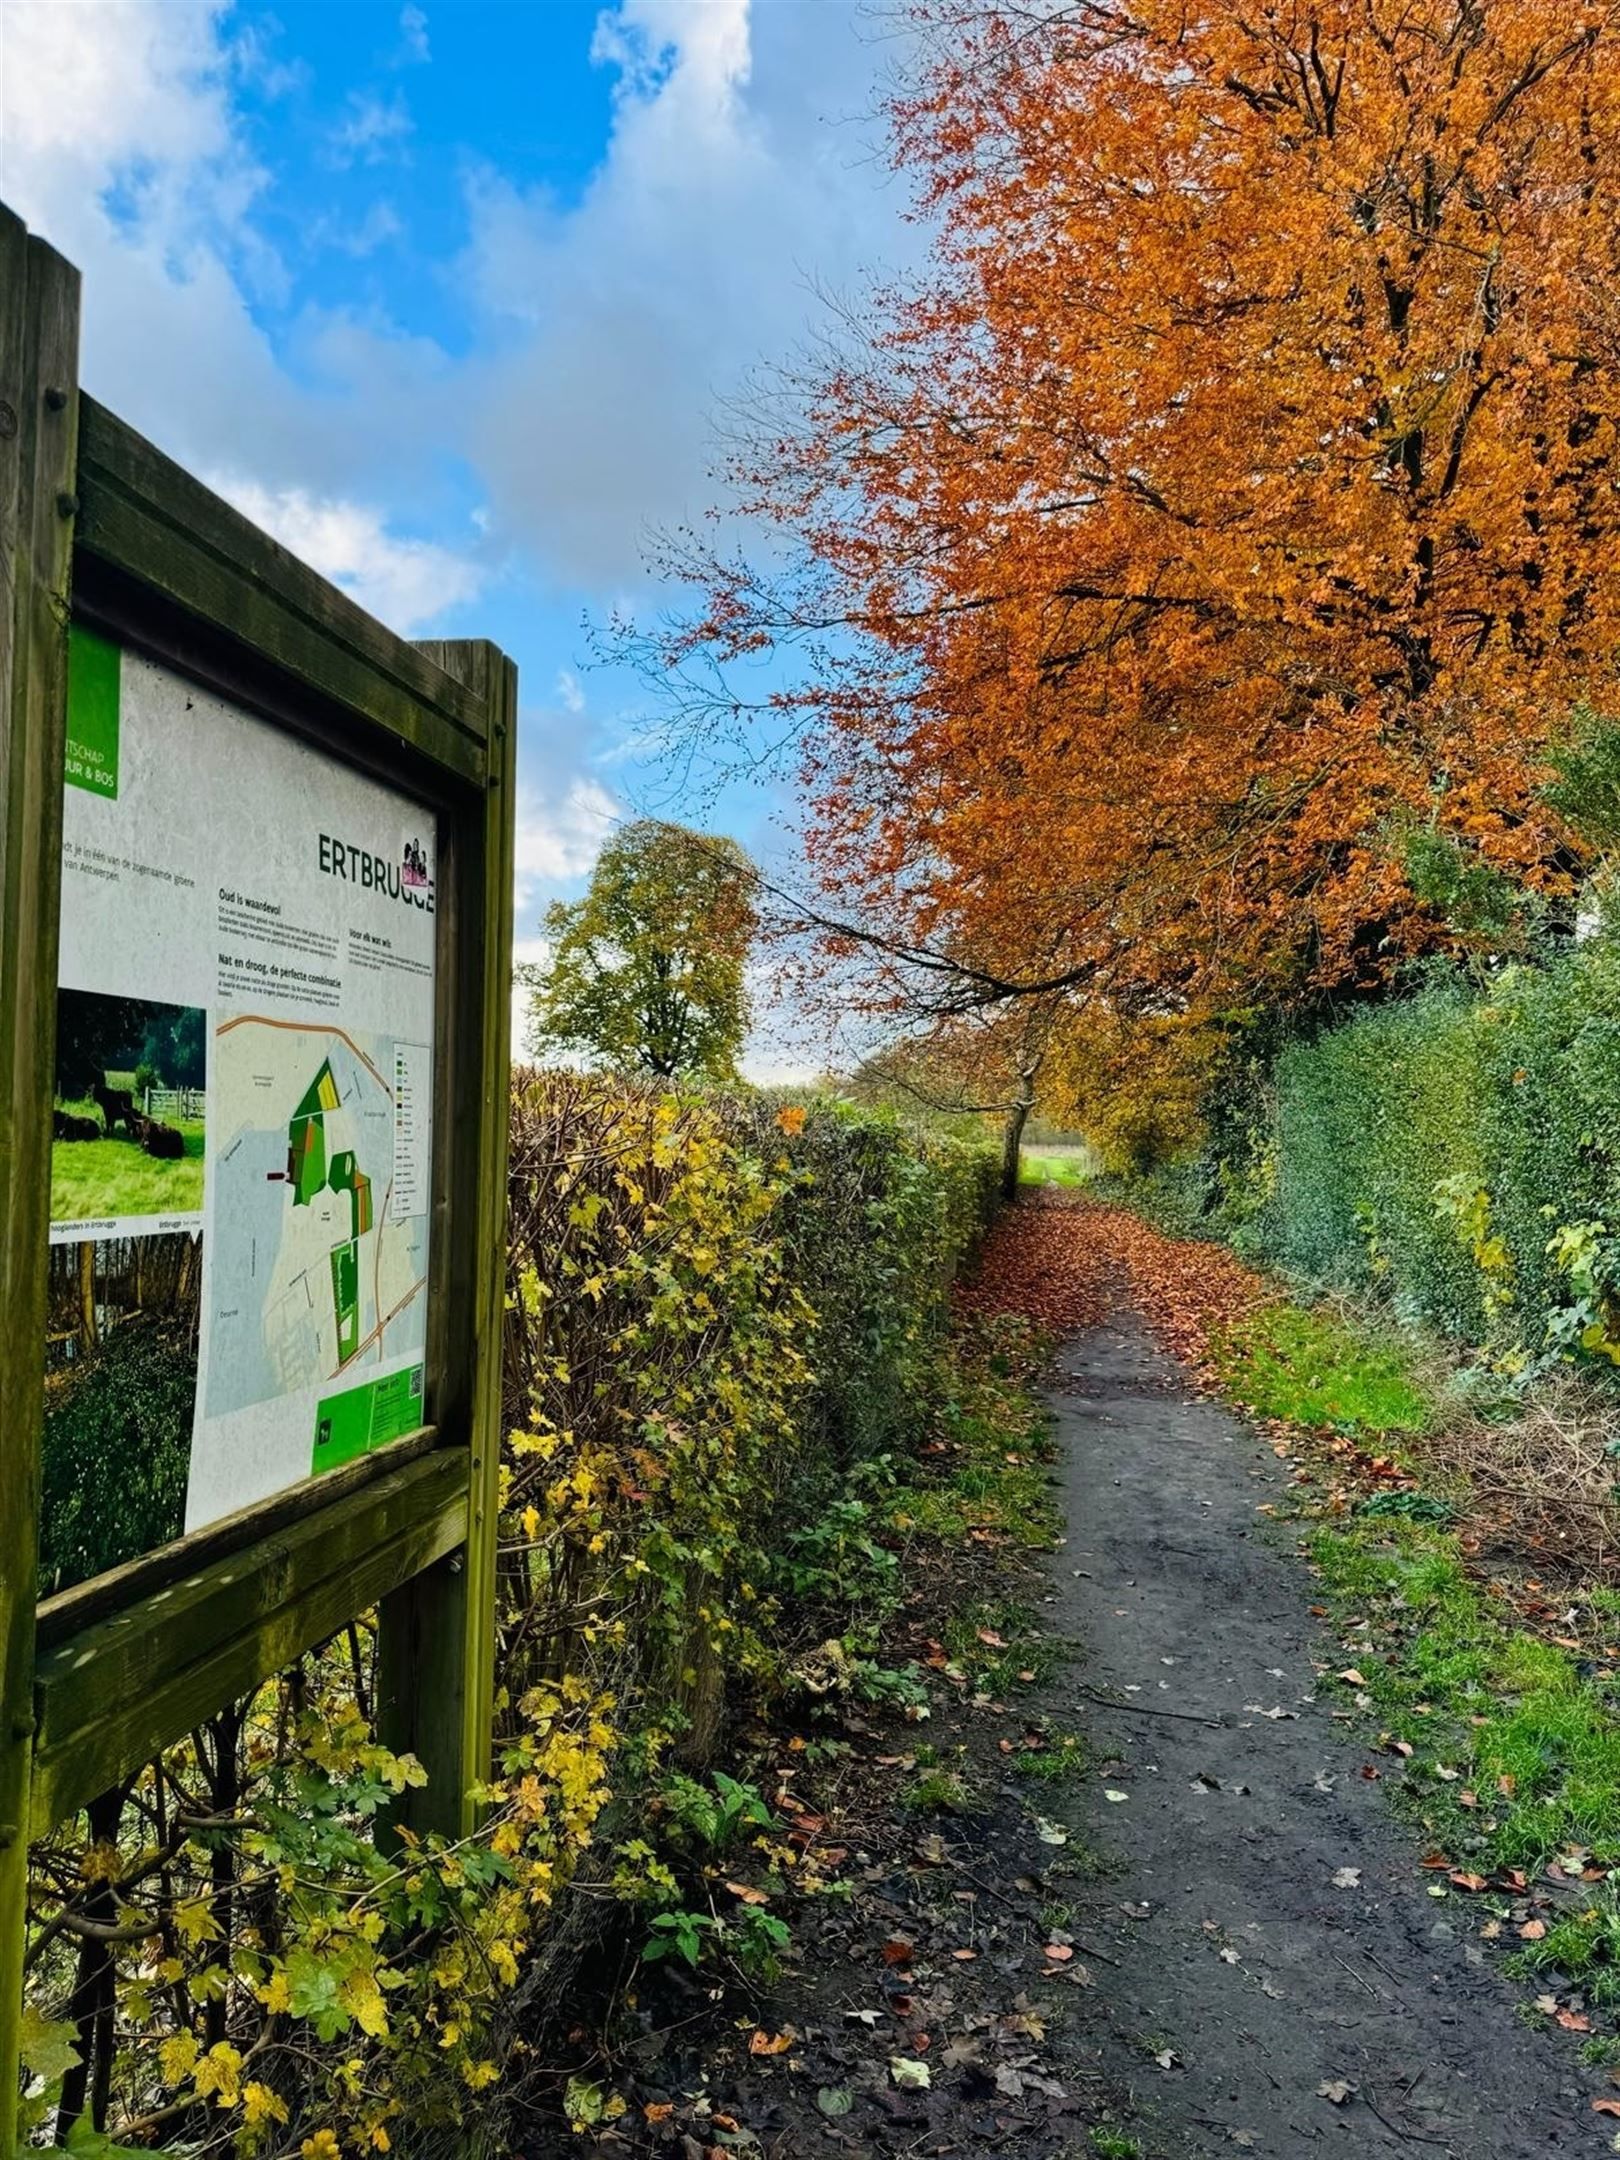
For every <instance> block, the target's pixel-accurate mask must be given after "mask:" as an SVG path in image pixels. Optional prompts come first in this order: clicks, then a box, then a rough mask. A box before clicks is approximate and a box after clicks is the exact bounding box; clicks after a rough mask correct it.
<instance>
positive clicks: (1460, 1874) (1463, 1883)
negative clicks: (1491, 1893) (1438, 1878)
mask: <svg viewBox="0 0 1620 2160" xmlns="http://www.w3.org/2000/svg"><path fill="white" fill-rule="evenodd" d="M1447 1880H1448V1881H1450V1882H1454V1883H1455V1884H1456V1885H1457V1888H1458V1889H1459V1890H1484V1889H1486V1888H1488V1887H1489V1882H1488V1878H1487V1877H1486V1876H1484V1875H1470V1874H1469V1873H1468V1871H1467V1869H1466V1868H1453V1869H1452V1871H1451V1873H1450V1875H1449V1876H1448V1878H1447Z"/></svg>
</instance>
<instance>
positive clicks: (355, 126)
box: [327, 90, 415, 166]
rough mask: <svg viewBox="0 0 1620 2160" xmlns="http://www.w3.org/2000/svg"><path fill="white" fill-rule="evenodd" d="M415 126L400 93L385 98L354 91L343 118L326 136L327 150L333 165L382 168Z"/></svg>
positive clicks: (368, 91) (367, 92)
mask: <svg viewBox="0 0 1620 2160" xmlns="http://www.w3.org/2000/svg"><path fill="white" fill-rule="evenodd" d="M414 124H415V123H414V122H413V121H412V119H411V115H410V108H409V107H408V106H407V105H406V103H405V100H404V99H403V98H402V97H400V96H399V95H398V94H397V92H396V94H395V95H394V96H392V97H386V98H385V97H379V96H378V95H377V93H376V92H375V91H374V90H351V91H350V93H349V102H348V108H347V110H346V112H345V114H344V117H343V118H342V119H341V120H340V121H339V122H338V124H337V126H336V127H335V128H333V130H332V132H331V134H330V135H329V136H328V137H327V150H328V153H329V155H330V157H331V159H332V162H333V164H334V165H340V166H345V165H380V164H381V163H382V161H383V159H384V158H387V157H392V156H394V155H395V154H396V153H397V152H398V150H399V148H400V145H401V144H402V143H403V142H404V141H405V139H406V137H407V136H409V135H410V133H411V131H412V128H413V126H414Z"/></svg>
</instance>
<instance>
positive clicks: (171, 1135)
mask: <svg viewBox="0 0 1620 2160" xmlns="http://www.w3.org/2000/svg"><path fill="white" fill-rule="evenodd" d="M137 1123H138V1125H139V1128H140V1130H139V1132H138V1133H137V1135H136V1137H137V1138H138V1139H139V1141H140V1143H141V1146H142V1147H143V1148H145V1150H146V1152H147V1154H148V1155H151V1156H154V1157H155V1158H156V1159H157V1160H158V1161H159V1162H179V1161H180V1160H181V1158H182V1157H183V1156H184V1154H185V1152H186V1143H185V1138H184V1136H183V1135H182V1134H180V1133H178V1132H176V1131H175V1129H174V1127H173V1126H172V1125H160V1124H159V1123H158V1121H157V1119H156V1118H147V1117H139V1116H137Z"/></svg>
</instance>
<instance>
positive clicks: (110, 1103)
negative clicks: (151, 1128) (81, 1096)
mask: <svg viewBox="0 0 1620 2160" xmlns="http://www.w3.org/2000/svg"><path fill="white" fill-rule="evenodd" d="M90 1092H91V1094H92V1095H93V1096H94V1097H95V1099H96V1102H97V1103H98V1105H99V1106H100V1109H101V1117H102V1122H103V1124H105V1126H106V1128H107V1138H108V1139H109V1140H110V1139H111V1138H112V1136H113V1128H114V1126H116V1125H122V1126H123V1128H124V1130H125V1132H127V1133H128V1135H129V1137H130V1138H131V1139H132V1140H135V1139H138V1138H139V1135H138V1134H137V1132H136V1130H135V1118H136V1115H137V1113H136V1109H135V1098H134V1096H133V1095H131V1094H130V1093H129V1091H128V1089H127V1088H110V1087H108V1086H107V1085H106V1083H105V1081H101V1080H98V1081H97V1082H96V1084H95V1086H94V1087H93V1088H92V1089H91V1090H90Z"/></svg>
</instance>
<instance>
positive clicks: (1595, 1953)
mask: <svg viewBox="0 0 1620 2160" xmlns="http://www.w3.org/2000/svg"><path fill="white" fill-rule="evenodd" d="M1508 1970H1509V1972H1511V1973H1514V1974H1516V1975H1517V1976H1518V1977H1519V1978H1521V1979H1525V1980H1529V1979H1534V1978H1535V1977H1536V1976H1537V1975H1538V1974H1540V1973H1544V1972H1557V1973H1562V1974H1563V1975H1564V1976H1565V1977H1566V1978H1567V1979H1568V1980H1569V1981H1571V1982H1573V1983H1574V1985H1575V1986H1577V1987H1579V1988H1581V1989H1582V1990H1583V1991H1584V1993H1585V1995H1586V1997H1587V2000H1588V2001H1589V2002H1593V2003H1596V2004H1597V2005H1598V2006H1599V2008H1601V2009H1604V2010H1612V2009H1614V2008H1615V2007H1616V2005H1617V2004H1620V1903H1617V1902H1616V1897H1615V1893H1614V1890H1613V1889H1612V1888H1611V1886H1610V1885H1609V1884H1608V1883H1602V1884H1599V1885H1596V1886H1595V1887H1594V1889H1593V1892H1592V1900H1591V1903H1590V1904H1588V1905H1585V1906H1583V1907H1581V1909H1580V1910H1579V1911H1577V1912H1572V1913H1566V1914H1565V1915H1564V1916H1563V1917H1562V1918H1561V1919H1557V1920H1554V1922H1553V1923H1552V1925H1551V1927H1549V1928H1548V1930H1547V1932H1546V1934H1545V1935H1544V1936H1543V1937H1542V1938H1541V1940H1540V1942H1535V1943H1526V1944H1525V1946H1524V1948H1523V1949H1522V1950H1520V1951H1517V1952H1515V1954H1514V1955H1513V1956H1512V1957H1511V1958H1510V1959H1509V1960H1508Z"/></svg>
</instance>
